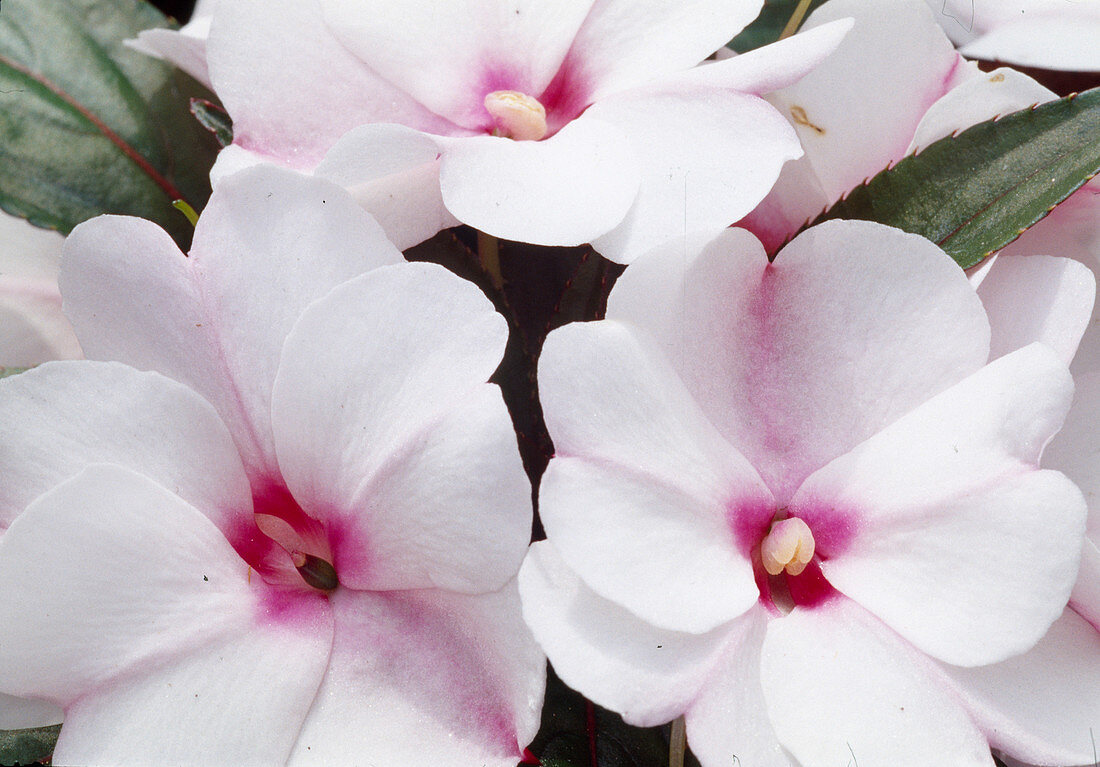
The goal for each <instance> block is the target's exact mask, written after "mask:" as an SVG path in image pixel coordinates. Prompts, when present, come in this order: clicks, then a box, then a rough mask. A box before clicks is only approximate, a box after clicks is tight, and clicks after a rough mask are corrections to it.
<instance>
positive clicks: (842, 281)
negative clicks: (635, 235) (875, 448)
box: [607, 221, 989, 506]
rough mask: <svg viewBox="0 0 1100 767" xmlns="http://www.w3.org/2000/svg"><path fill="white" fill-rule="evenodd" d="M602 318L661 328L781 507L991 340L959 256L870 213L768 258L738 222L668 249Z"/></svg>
mask: <svg viewBox="0 0 1100 767" xmlns="http://www.w3.org/2000/svg"><path fill="white" fill-rule="evenodd" d="M867 296H875V300H874V301H868V300H867ZM607 316H608V318H613V319H622V320H629V321H630V322H632V323H634V324H636V325H639V326H641V327H643V328H645V329H647V330H648V331H649V332H650V333H652V334H653V335H654V336H655V337H656V338H657V340H658V342H659V344H660V346H661V347H662V348H663V350H664V352H665V356H666V357H667V358H668V359H669V360H670V361H671V362H672V364H673V367H674V368H675V369H676V371H677V373H678V374H679V376H680V378H681V379H682V380H683V382H684V384H686V386H687V388H688V390H689V391H690V392H691V394H692V396H693V397H694V399H695V401H696V402H698V403H699V405H700V406H701V407H702V409H703V411H704V412H705V413H706V415H707V417H708V418H709V420H710V421H711V422H712V423H713V424H714V425H715V426H717V427H718V429H719V431H720V432H721V433H722V434H723V436H724V437H725V438H726V439H727V440H728V441H729V442H730V444H732V445H735V446H736V447H737V449H738V450H740V451H741V452H742V453H744V455H745V456H746V457H747V458H748V459H749V461H750V462H751V463H752V465H753V466H754V467H755V468H756V470H757V471H759V472H760V474H761V476H762V477H763V478H764V481H765V482H766V483H767V484H768V487H769V489H771V491H772V493H773V494H775V496H776V500H777V502H778V503H779V505H780V506H783V505H786V503H787V501H788V500H789V499H790V496H791V494H792V493H793V492H794V490H795V489H796V488H797V487H798V485H799V484H800V483H801V481H802V480H803V479H804V478H805V477H806V476H808V475H809V474H810V473H811V472H812V471H814V470H815V469H817V468H819V467H821V466H823V465H824V464H825V463H827V462H828V461H829V460H831V459H832V458H834V457H836V456H838V455H841V454H843V453H844V452H845V451H847V450H850V449H851V448H852V447H854V446H855V445H856V444H858V443H859V442H860V441H862V440H863V439H866V438H867V437H869V436H871V435H872V434H874V433H875V432H876V431H878V430H879V429H881V428H882V427H883V426H885V425H886V424H888V423H890V422H891V421H893V420H895V419H896V418H897V417H898V416H900V415H902V414H904V413H905V412H907V411H909V410H911V409H912V408H913V407H915V406H916V405H918V404H920V403H922V402H924V401H925V400H927V399H928V398H929V397H930V396H932V395H933V394H936V393H938V392H939V391H942V390H943V389H946V388H947V387H949V386H950V385H952V384H953V383H955V382H957V381H959V380H961V379H962V378H963V377H965V376H966V375H967V374H969V373H971V372H973V371H975V370H977V369H978V368H979V367H980V366H981V365H982V364H983V363H984V362H985V361H986V357H987V355H988V349H989V347H988V343H989V341H988V339H989V335H988V333H989V326H988V321H987V320H986V318H985V315H984V312H983V310H982V306H981V302H980V301H979V300H978V298H977V296H976V295H975V294H974V291H973V289H972V288H971V286H970V284H969V282H968V281H967V279H966V276H965V274H964V273H963V272H962V271H961V270H960V269H959V268H958V266H957V265H956V264H955V263H954V262H953V261H951V259H949V258H948V257H947V256H946V255H944V253H943V252H942V251H941V250H939V248H937V247H936V246H934V245H932V244H931V243H930V242H928V241H927V240H925V239H923V238H921V237H917V236H916V235H911V234H906V233H903V232H901V231H899V230H897V229H891V228H889V227H884V226H881V225H879V224H873V223H870V222H864V221H833V222H827V223H826V224H823V225H820V226H816V227H814V228H813V229H810V230H808V231H806V232H804V233H803V234H802V235H800V236H799V237H797V238H796V239H795V240H794V241H793V242H791V243H790V244H789V245H788V246H787V247H786V248H784V249H783V250H782V251H781V252H780V253H779V255H778V257H777V258H776V260H775V262H774V263H772V264H769V263H768V261H767V258H766V257H765V255H764V252H763V249H762V248H761V247H760V244H759V243H758V242H757V241H756V240H755V238H753V237H752V236H751V235H749V234H747V233H746V232H744V231H741V230H729V231H727V232H724V233H722V234H721V235H720V236H719V237H717V238H715V240H714V241H713V242H712V243H710V244H709V245H707V246H706V247H699V246H696V245H690V244H689V245H688V246H687V248H686V249H684V250H682V249H681V248H673V247H672V246H669V247H666V248H663V249H661V251H658V252H654V253H652V254H650V255H649V256H648V257H646V258H644V259H642V260H640V261H637V262H635V263H634V264H632V265H631V267H630V268H629V269H628V270H627V271H626V273H625V274H624V275H623V276H622V277H621V278H620V279H619V281H618V282H617V283H616V284H615V288H614V290H613V291H612V292H611V297H610V299H609V300H608V308H607ZM884 317H890V318H891V320H890V321H889V322H886V321H884V320H883V318H884ZM730 392H734V393H736V396H730Z"/></svg>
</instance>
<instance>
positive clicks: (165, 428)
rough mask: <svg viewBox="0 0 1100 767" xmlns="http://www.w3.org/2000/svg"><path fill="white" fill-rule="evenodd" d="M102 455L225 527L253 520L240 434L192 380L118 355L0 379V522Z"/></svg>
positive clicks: (102, 458)
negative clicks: (237, 440) (123, 361)
mask: <svg viewBox="0 0 1100 767" xmlns="http://www.w3.org/2000/svg"><path fill="white" fill-rule="evenodd" d="M135 413H139V414H141V419H142V420H141V421H140V428H138V427H137V425H136V424H135V422H134V418H133V416H134V414H135ZM123 424H131V425H130V426H123ZM95 463H111V464H116V465H120V466H127V467H129V468H131V469H133V470H135V471H138V472H140V473H142V474H143V475H145V476H146V477H148V478H149V479H151V480H153V481H155V482H158V483H159V484H160V485H162V486H163V487H167V488H170V489H171V490H172V491H173V492H174V493H175V494H176V495H178V496H179V497H180V498H182V499H183V500H184V501H186V502H188V503H190V504H192V505H194V506H196V507H197V508H201V509H204V510H206V511H207V514H208V515H210V517H211V519H212V521H213V522H214V523H215V524H216V525H217V526H218V527H219V528H220V529H222V530H223V532H226V533H228V532H229V531H230V530H232V529H235V528H237V527H239V526H240V525H242V524H246V523H248V521H249V520H250V519H251V513H252V501H251V493H250V491H249V487H248V481H247V479H246V477H245V473H244V470H243V467H242V466H241V460H240V458H239V457H238V454H237V450H236V448H235V447H234V445H233V441H232V439H231V437H230V435H229V433H228V431H226V428H225V425H224V424H223V423H222V422H221V420H220V419H219V418H218V416H217V413H215V412H214V409H213V408H212V407H211V406H210V405H209V404H208V403H207V402H206V401H205V400H204V399H203V398H202V397H200V396H199V395H197V394H195V393H194V392H193V391H192V390H191V389H189V388H187V387H186V386H183V385H181V384H178V383H176V382H175V381H171V380H169V379H167V378H165V377H163V376H161V375H158V374H157V373H139V372H137V371H136V370H134V369H132V368H129V367H127V366H125V365H120V364H118V363H113V362H53V363H48V364H45V365H42V366H40V367H38V368H36V369H34V370H30V371H27V372H26V373H21V374H20V375H18V376H13V377H10V378H5V379H3V380H2V381H0V474H2V475H3V476H4V482H2V483H0V528H6V527H7V526H8V525H10V524H11V523H12V521H13V520H14V519H15V518H16V517H17V516H19V514H20V513H22V511H23V510H24V509H25V508H26V507H27V506H28V504H30V503H31V501H33V500H34V499H35V498H37V497H38V496H40V495H42V494H43V493H45V492H47V491H48V490H50V488H52V487H53V486H55V485H57V484H58V483H60V482H62V481H64V480H66V479H68V478H69V477H72V476H73V475H75V474H77V473H79V472H81V471H82V470H84V469H85V468H86V467H87V466H89V465H90V464H95Z"/></svg>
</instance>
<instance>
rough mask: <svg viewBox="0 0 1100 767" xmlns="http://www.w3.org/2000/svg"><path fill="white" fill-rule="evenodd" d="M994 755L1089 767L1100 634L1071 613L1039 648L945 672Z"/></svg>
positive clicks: (1098, 693)
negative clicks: (978, 665) (993, 661)
mask: <svg viewBox="0 0 1100 767" xmlns="http://www.w3.org/2000/svg"><path fill="white" fill-rule="evenodd" d="M943 668H944V671H945V672H946V673H947V674H948V675H949V677H951V678H952V679H953V680H954V682H955V684H956V685H957V686H958V688H959V692H960V694H961V695H962V696H963V701H964V705H966V707H967V708H968V709H969V710H970V712H971V716H973V717H974V719H975V720H976V722H977V724H978V726H979V727H980V728H981V729H982V730H983V731H984V732H985V733H986V734H987V736H988V737H989V742H990V745H991V746H993V747H994V748H996V749H998V750H1000V751H1002V752H1003V753H1005V754H1008V755H1010V756H1012V757H1014V758H1016V759H1019V760H1021V761H1024V762H1028V763H1030V764H1091V763H1092V762H1093V758H1094V753H1093V749H1094V748H1095V747H1096V743H1095V740H1094V734H1095V733H1096V732H1098V731H1100V633H1097V630H1096V629H1095V628H1094V627H1093V626H1091V625H1090V624H1089V623H1088V622H1086V621H1085V620H1084V619H1083V618H1081V617H1080V616H1079V615H1078V614H1077V613H1075V612H1074V611H1073V610H1071V609H1069V608H1067V609H1066V610H1065V611H1064V612H1063V613H1062V617H1061V618H1059V619H1058V620H1057V621H1055V623H1054V625H1053V626H1051V627H1050V631H1048V632H1047V634H1046V636H1044V637H1043V638H1042V639H1041V640H1039V644H1037V645H1035V647H1034V648H1032V649H1031V650H1029V651H1028V652H1026V653H1024V654H1023V655H1018V656H1016V657H1015V658H1010V659H1008V660H1006V661H1003V662H1001V663H997V664H995V665H992V666H982V667H979V668H957V667H954V666H944V667H943Z"/></svg>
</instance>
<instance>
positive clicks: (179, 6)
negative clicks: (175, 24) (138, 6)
mask: <svg viewBox="0 0 1100 767" xmlns="http://www.w3.org/2000/svg"><path fill="white" fill-rule="evenodd" d="M153 5H155V6H156V7H157V8H160V9H161V10H162V11H164V12H165V13H167V14H168V15H169V16H171V17H173V18H175V19H176V20H177V21H179V23H180V24H182V23H184V22H185V21H187V19H189V18H190V17H191V9H192V8H194V7H195V0H154V2H153Z"/></svg>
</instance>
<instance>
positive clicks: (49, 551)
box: [0, 464, 331, 765]
mask: <svg viewBox="0 0 1100 767" xmlns="http://www.w3.org/2000/svg"><path fill="white" fill-rule="evenodd" d="M0 582H2V583H3V587H4V589H5V590H6V591H5V598H4V599H3V600H0V642H2V643H3V645H4V654H3V656H2V657H0V679H3V680H4V681H3V685H4V689H5V690H6V691H10V692H16V693H22V694H36V695H40V696H42V697H44V698H47V699H50V700H54V701H56V702H58V703H62V704H64V705H65V707H66V716H65V725H64V727H63V729H62V734H61V739H60V741H59V742H58V747H57V750H56V752H55V754H54V760H55V761H57V762H58V763H60V764H81V765H85V764H86V765H110V764H123V763H130V764H133V763H186V764H200V765H201V764H211V765H213V764H219V763H220V764H224V763H225V760H227V759H228V760H229V761H230V762H232V763H234V764H238V763H240V764H260V763H263V764H268V763H272V762H278V761H281V760H283V759H285V758H286V755H287V754H288V753H289V752H290V749H291V747H292V745H293V743H294V738H295V734H296V732H297V725H298V723H299V722H301V721H302V718H303V716H304V714H305V712H306V711H307V710H308V707H309V704H310V701H311V699H312V697H313V694H314V691H315V690H316V689H317V685H318V683H319V682H320V679H321V675H322V672H323V670H324V667H325V664H326V661H327V651H328V647H329V642H330V637H331V623H330V622H329V621H330V620H331V619H330V618H329V617H328V614H327V610H326V609H325V603H324V601H323V599H322V598H321V597H320V596H319V595H318V596H317V597H313V596H305V597H303V598H301V599H294V600H290V601H287V600H285V599H284V597H285V595H282V594H278V593H274V592H272V591H270V590H269V588H268V587H267V586H266V584H264V583H263V582H262V581H261V580H260V579H259V578H258V577H253V578H251V579H250V578H249V577H248V567H247V565H245V563H244V561H243V560H241V558H240V557H239V556H238V555H237V553H236V552H235V551H234V550H233V549H232V548H231V547H230V545H229V543H228V542H227V541H226V539H225V537H224V536H223V534H222V533H221V532H220V531H219V530H218V529H217V528H216V527H215V526H214V525H212V524H211V523H210V521H209V520H208V519H207V518H206V517H205V516H203V514H201V513H200V512H199V511H198V510H196V509H195V508H194V507H192V506H190V505H189V504H187V503H185V502H184V501H182V500H180V499H179V498H178V497H176V496H174V495H172V494H171V493H170V492H169V491H167V490H165V489H164V488H162V487H160V486H159V485H157V484H155V483H154V482H152V481H151V480H149V479H146V478H144V477H141V476H140V475H137V474H134V473H133V472H131V471H128V470H126V469H123V468H121V467H116V466H108V465H103V464H97V465H93V466H91V467H89V468H88V469H86V470H85V471H84V472H82V473H81V474H79V475H77V476H76V477H75V478H74V479H72V480H69V481H67V482H65V483H63V484H61V485H59V486H57V487H56V488H55V489H53V490H52V491H50V492H49V493H47V494H46V495H44V496H42V497H41V498H39V499H38V500H37V501H36V502H35V503H34V504H32V505H31V506H30V507H29V508H28V509H27V511H26V512H25V513H24V514H23V515H22V516H21V517H20V518H19V519H18V520H16V522H15V523H14V524H13V525H12V526H11V528H9V530H8V531H7V533H6V534H5V535H4V537H3V539H0ZM42 637H49V638H50V641H49V642H46V643H43V642H42V641H41V639H42Z"/></svg>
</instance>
